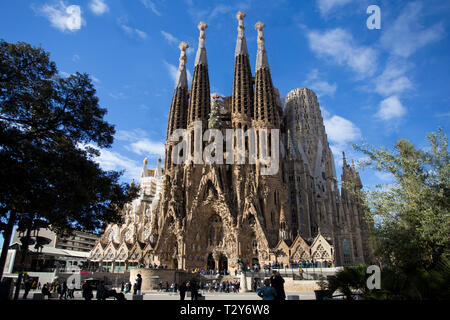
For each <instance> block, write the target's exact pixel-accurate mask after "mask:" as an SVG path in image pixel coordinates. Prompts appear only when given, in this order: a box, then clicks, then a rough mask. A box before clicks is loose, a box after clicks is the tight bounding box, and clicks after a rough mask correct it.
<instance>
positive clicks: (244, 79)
mask: <svg viewBox="0 0 450 320" xmlns="http://www.w3.org/2000/svg"><path fill="white" fill-rule="evenodd" d="M244 18H245V13H244V12H242V11H239V12H238V13H237V14H236V19H237V20H238V36H237V40H236V50H235V52H234V79H233V95H232V100H231V105H232V112H231V121H232V126H233V129H238V128H242V129H244V127H245V128H248V126H249V125H250V124H251V120H252V118H253V108H254V106H253V78H252V70H251V68H250V60H249V56H248V50H247V41H246V40H245V34H244V30H245V27H244Z"/></svg>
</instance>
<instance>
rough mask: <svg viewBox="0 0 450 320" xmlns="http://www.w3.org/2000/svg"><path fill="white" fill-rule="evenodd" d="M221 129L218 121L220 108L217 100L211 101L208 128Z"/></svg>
mask: <svg viewBox="0 0 450 320" xmlns="http://www.w3.org/2000/svg"><path fill="white" fill-rule="evenodd" d="M221 127H222V122H221V120H220V106H219V101H218V99H217V98H216V99H213V101H212V105H211V111H210V112H209V119H208V128H209V129H220V128H221Z"/></svg>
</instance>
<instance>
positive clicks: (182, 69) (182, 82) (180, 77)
mask: <svg viewBox="0 0 450 320" xmlns="http://www.w3.org/2000/svg"><path fill="white" fill-rule="evenodd" d="M178 47H179V48H180V51H181V52H180V65H179V67H178V73H177V81H176V83H175V88H178V87H184V88H187V86H188V85H187V76H186V60H187V57H186V49H187V48H189V45H188V44H187V43H186V42H184V41H182V42H181V43H180V45H179V46H178Z"/></svg>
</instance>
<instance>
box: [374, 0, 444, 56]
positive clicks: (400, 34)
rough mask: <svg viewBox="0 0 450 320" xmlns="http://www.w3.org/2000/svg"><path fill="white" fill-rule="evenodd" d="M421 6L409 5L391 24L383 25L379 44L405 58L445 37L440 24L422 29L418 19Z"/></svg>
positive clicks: (420, 4) (416, 3)
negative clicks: (383, 29)
mask: <svg viewBox="0 0 450 320" xmlns="http://www.w3.org/2000/svg"><path fill="white" fill-rule="evenodd" d="M422 12H423V4H422V3H420V2H412V3H409V4H408V5H407V6H406V7H405V8H404V9H403V10H402V11H401V14H400V15H399V16H398V17H397V19H396V20H395V21H394V22H393V23H392V24H390V25H389V24H386V23H385V27H383V28H385V31H383V33H382V36H381V44H382V45H383V46H384V47H385V48H386V50H388V51H389V52H391V53H392V54H395V55H398V56H401V57H404V58H407V57H409V56H410V55H412V54H413V53H414V52H416V51H417V50H419V49H420V48H422V47H424V46H426V45H427V44H430V43H433V42H436V41H438V40H440V39H441V38H442V37H443V36H444V35H445V29H444V26H443V24H442V23H436V24H434V25H432V26H431V27H429V28H424V27H423V26H422V25H421V23H420V19H421V17H422V15H421V13H422Z"/></svg>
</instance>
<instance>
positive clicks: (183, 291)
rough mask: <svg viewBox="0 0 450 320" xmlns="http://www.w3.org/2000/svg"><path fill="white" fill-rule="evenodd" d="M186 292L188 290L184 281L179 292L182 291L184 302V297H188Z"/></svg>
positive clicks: (181, 296)
mask: <svg viewBox="0 0 450 320" xmlns="http://www.w3.org/2000/svg"><path fill="white" fill-rule="evenodd" d="M186 290H187V287H186V282H184V281H183V282H182V283H181V284H180V288H179V291H180V300H181V301H183V300H184V297H185V296H186Z"/></svg>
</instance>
